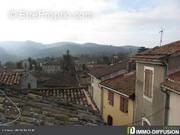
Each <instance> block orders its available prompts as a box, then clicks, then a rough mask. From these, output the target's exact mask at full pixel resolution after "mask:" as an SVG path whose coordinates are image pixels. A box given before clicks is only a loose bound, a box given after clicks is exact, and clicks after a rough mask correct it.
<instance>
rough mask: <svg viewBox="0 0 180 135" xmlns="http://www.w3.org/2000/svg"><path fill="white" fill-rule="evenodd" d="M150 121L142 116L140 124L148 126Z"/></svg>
mask: <svg viewBox="0 0 180 135" xmlns="http://www.w3.org/2000/svg"><path fill="white" fill-rule="evenodd" d="M150 125H151V123H150V122H149V120H148V119H146V118H145V117H143V118H142V126H150Z"/></svg>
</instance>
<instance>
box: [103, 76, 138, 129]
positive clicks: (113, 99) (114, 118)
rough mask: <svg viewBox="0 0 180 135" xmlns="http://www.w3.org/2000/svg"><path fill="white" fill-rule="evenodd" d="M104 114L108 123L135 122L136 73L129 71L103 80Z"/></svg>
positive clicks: (127, 123)
mask: <svg viewBox="0 0 180 135" xmlns="http://www.w3.org/2000/svg"><path fill="white" fill-rule="evenodd" d="M101 87H102V93H103V94H102V106H103V108H102V109H103V110H102V116H103V119H104V121H105V122H106V123H107V124H108V125H113V126H119V125H130V124H132V123H133V116H134V100H135V73H134V72H131V73H127V74H124V75H120V76H117V77H115V78H112V79H108V80H106V81H103V82H101Z"/></svg>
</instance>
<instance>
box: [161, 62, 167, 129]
mask: <svg viewBox="0 0 180 135" xmlns="http://www.w3.org/2000/svg"><path fill="white" fill-rule="evenodd" d="M164 64H165V80H166V79H167V78H168V59H167V61H166V62H165V63H164ZM161 91H162V92H164V93H165V94H166V97H165V98H166V99H165V112H164V125H165V126H167V125H168V116H169V93H168V92H167V91H166V90H164V89H163V88H162V87H161Z"/></svg>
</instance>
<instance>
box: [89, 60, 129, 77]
mask: <svg viewBox="0 0 180 135" xmlns="http://www.w3.org/2000/svg"><path fill="white" fill-rule="evenodd" d="M126 66H127V61H124V62H121V63H118V64H114V65H110V66H103V67H93V68H89V74H91V75H93V76H95V77H96V78H101V77H103V76H106V75H110V74H112V73H114V72H117V71H120V70H123V69H124V70H126Z"/></svg>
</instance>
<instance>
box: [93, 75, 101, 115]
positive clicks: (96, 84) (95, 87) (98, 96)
mask: <svg viewBox="0 0 180 135" xmlns="http://www.w3.org/2000/svg"><path fill="white" fill-rule="evenodd" d="M92 79H93V82H91V88H92V94H93V96H92V98H93V100H94V102H95V103H96V106H97V107H98V109H99V111H100V112H102V106H101V102H102V98H101V97H102V93H101V88H100V87H99V83H100V82H101V80H99V79H97V78H95V77H94V76H91V80H92Z"/></svg>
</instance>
